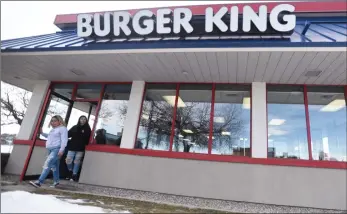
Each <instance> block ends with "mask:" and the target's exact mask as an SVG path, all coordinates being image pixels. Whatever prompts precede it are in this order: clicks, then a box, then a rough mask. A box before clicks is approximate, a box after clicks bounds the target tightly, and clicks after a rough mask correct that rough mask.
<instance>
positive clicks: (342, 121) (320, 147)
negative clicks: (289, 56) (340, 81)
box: [307, 86, 347, 161]
mask: <svg viewBox="0 0 347 214" xmlns="http://www.w3.org/2000/svg"><path fill="white" fill-rule="evenodd" d="M307 98H308V110H309V118H310V128H311V142H312V145H311V149H312V158H313V159H314V160H332V161H347V160H346V156H347V154H346V144H347V139H346V132H347V126H346V118H347V114H346V100H345V95H344V91H343V87H327V86H324V87H323V86H322V87H317V86H312V87H307Z"/></svg>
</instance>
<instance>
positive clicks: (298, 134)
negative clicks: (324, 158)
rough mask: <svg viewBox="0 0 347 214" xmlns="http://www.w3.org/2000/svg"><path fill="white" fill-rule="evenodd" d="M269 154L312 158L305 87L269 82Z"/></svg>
mask: <svg viewBox="0 0 347 214" xmlns="http://www.w3.org/2000/svg"><path fill="white" fill-rule="evenodd" d="M267 110H268V157H269V158H273V157H275V158H292V159H308V157H309V155H308V143H307V129H306V117H305V105H304V94H303V88H302V87H294V86H293V87H292V86H273V85H271V86H269V85H268V86H267Z"/></svg>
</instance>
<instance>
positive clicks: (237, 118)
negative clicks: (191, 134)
mask: <svg viewBox="0 0 347 214" xmlns="http://www.w3.org/2000/svg"><path fill="white" fill-rule="evenodd" d="M250 99H251V98H250V86H241V85H238V86H235V85H234V86H233V85H228V84H220V85H219V84H217V85H216V92H215V104H214V119H213V138H212V140H213V143H212V154H222V155H230V154H232V155H239V156H251V153H250V140H249V139H250V108H251V104H250Z"/></svg>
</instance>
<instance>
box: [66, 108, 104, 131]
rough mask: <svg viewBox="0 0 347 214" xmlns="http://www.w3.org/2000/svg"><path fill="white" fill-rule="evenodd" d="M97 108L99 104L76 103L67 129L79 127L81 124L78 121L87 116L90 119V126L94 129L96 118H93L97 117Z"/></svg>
mask: <svg viewBox="0 0 347 214" xmlns="http://www.w3.org/2000/svg"><path fill="white" fill-rule="evenodd" d="M96 106H97V102H74V103H73V106H72V110H71V114H70V117H69V122H68V124H67V129H68V130H70V129H71V128H72V127H73V126H74V125H77V123H78V122H79V121H78V119H79V118H80V117H81V116H85V117H86V118H87V119H88V124H89V126H90V128H91V129H92V128H93V125H94V120H93V119H94V118H91V116H94V115H95V109H96ZM88 116H89V118H88Z"/></svg>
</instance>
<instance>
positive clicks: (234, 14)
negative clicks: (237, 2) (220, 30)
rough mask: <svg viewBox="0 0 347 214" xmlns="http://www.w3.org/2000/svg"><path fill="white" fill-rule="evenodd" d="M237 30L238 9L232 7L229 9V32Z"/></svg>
mask: <svg viewBox="0 0 347 214" xmlns="http://www.w3.org/2000/svg"><path fill="white" fill-rule="evenodd" d="M238 29H239V8H238V7H237V6H233V7H231V8H230V31H231V32H236V31H237V30H238Z"/></svg>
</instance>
